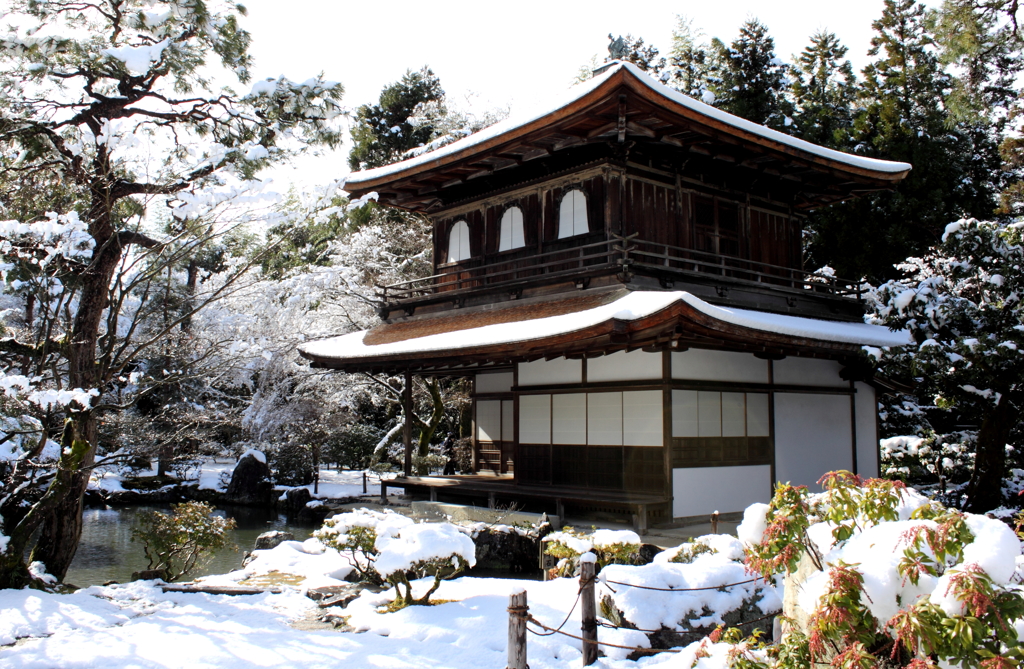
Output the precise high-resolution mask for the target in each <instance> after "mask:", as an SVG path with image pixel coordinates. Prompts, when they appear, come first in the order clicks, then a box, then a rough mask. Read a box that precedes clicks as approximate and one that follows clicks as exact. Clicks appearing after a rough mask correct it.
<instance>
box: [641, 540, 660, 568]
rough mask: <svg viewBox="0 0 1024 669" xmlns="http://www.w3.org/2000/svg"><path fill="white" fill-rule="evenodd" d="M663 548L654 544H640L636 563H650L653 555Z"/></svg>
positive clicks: (652, 560)
mask: <svg viewBox="0 0 1024 669" xmlns="http://www.w3.org/2000/svg"><path fill="white" fill-rule="evenodd" d="M663 550H665V549H664V548H659V547H658V546H655V545H654V544H640V552H639V553H638V555H637V564H651V563H652V562H654V556H655V555H657V554H658V553H660V552H662V551H663Z"/></svg>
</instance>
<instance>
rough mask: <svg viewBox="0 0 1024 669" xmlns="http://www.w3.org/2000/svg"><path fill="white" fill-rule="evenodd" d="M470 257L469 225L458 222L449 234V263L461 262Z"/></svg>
mask: <svg viewBox="0 0 1024 669" xmlns="http://www.w3.org/2000/svg"><path fill="white" fill-rule="evenodd" d="M469 257H470V251H469V223H466V222H465V221H457V222H456V223H455V225H453V226H452V229H451V232H449V233H448V262H459V261H461V260H466V259H468V258H469Z"/></svg>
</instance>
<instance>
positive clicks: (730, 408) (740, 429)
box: [722, 393, 747, 437]
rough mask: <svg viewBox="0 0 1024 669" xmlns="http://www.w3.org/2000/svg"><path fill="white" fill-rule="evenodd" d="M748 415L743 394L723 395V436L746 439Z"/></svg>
mask: <svg viewBox="0 0 1024 669" xmlns="http://www.w3.org/2000/svg"><path fill="white" fill-rule="evenodd" d="M746 413H747V409H746V402H744V395H743V393H722V436H723V437H745V436H746V435H747V421H746Z"/></svg>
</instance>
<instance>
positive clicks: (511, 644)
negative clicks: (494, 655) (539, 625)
mask: <svg viewBox="0 0 1024 669" xmlns="http://www.w3.org/2000/svg"><path fill="white" fill-rule="evenodd" d="M529 612H530V607H529V606H527V605H526V588H518V589H517V591H515V592H513V593H512V594H510V595H509V596H508V667H507V668H506V669H530V666H529V665H528V664H526V617H527V616H528V615H529Z"/></svg>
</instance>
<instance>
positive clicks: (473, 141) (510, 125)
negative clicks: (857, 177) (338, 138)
mask: <svg viewBox="0 0 1024 669" xmlns="http://www.w3.org/2000/svg"><path fill="white" fill-rule="evenodd" d="M620 71H626V72H629V73H630V74H632V75H633V77H634V78H635V79H636V80H638V81H640V82H641V83H643V84H644V85H646V86H647V87H648V88H650V89H651V90H652V91H654V92H655V93H657V94H660V95H661V96H662V97H665V98H667V99H669V100H671V101H672V102H675V103H677V104H680V105H682V106H684V107H687V108H688V109H692V110H693V111H695V112H697V113H699V114H701V115H703V116H706V117H709V118H712V119H715V120H716V121H720V122H722V123H725V124H728V125H731V126H733V127H734V128H737V129H740V130H744V131H746V132H749V133H752V134H755V135H758V136H761V137H764V138H765V139H769V140H772V141H775V142H779V143H780V144H785V145H787V146H790V147H793V148H795V149H800V150H802V151H806V152H808V153H811V154H814V155H816V156H819V157H822V158H826V159H829V160H834V161H836V162H839V163H844V164H846V165H850V166H851V167H857V168H860V169H866V170H874V171H877V172H885V173H890V174H892V173H898V172H904V171H906V170H909V169H911V165H910V164H909V163H901V162H893V161H889V160H878V159H876V158H867V157H864V156H855V155H851V154H848V153H843V152H841V151H835V150H833V149H827V148H825V147H823V146H818V145H817V144H812V143H811V142H808V141H805V140H802V139H797V138H796V137H790V136H789V135H786V134H784V133H781V132H779V131H777V130H772V129H771V128H766V127H764V126H763V125H759V124H757V123H754V122H752V121H748V120H746V119H743V118H740V117H738V116H734V115H732V114H730V113H728V112H724V111H722V110H721V109H716V108H715V107H712V106H711V105H708V104H705V103H703V102H700V101H698V100H695V99H693V98H691V97H689V96H687V95H684V94H683V93H680V92H679V91H677V90H675V89H673V88H670V87H668V86H666V85H664V84H662V83H661V82H659V81H657V80H656V79H653V78H652V77H650V76H648V75H647V74H645V73H644V72H643V71H642V70H640V69H639V68H638V67H637V66H636V65H634V64H633V63H625V62H620V63H617V64H615V65H613V66H612V67H609V68H608V69H607V70H605V71H604V72H602V73H601V74H600V75H598V76H596V77H594V78H592V79H590V80H589V81H586V82H584V83H582V84H578V85H576V86H574V87H573V88H571V89H569V91H568V92H567V94H566V95H564V96H562V97H560V98H559V99H557V100H556V101H555V102H554V103H553V104H551V103H549V104H547V105H543V106H540V107H536V108H533V109H530V110H528V111H524V112H523V113H521V114H518V115H515V116H512V117H510V118H508V119H506V120H504V121H502V122H501V123H496V124H494V125H492V126H490V127H488V128H484V129H483V130H481V131H480V132H477V133H475V134H472V135H470V136H468V137H465V138H463V139H460V140H458V141H456V142H452V143H451V144H448V145H445V146H443V147H441V148H439V149H435V150H433V151H428V152H426V153H422V154H420V155H418V156H416V157H414V158H410V159H408V160H403V161H402V162H398V163H392V164H390V165H384V166H382V167H376V168H373V169H370V170H365V171H362V172H353V173H352V174H351V175H349V177H348V180H347V183H348V184H349V185H357V184H360V183H363V182H366V181H373V180H376V179H380V178H382V177H388V176H392V175H395V174H398V173H401V172H404V171H406V170H409V169H413V168H415V167H418V166H420V165H424V164H426V163H431V162H435V161H438V160H440V159H442V158H445V157H447V156H450V155H453V154H457V153H459V152H462V151H465V150H467V149H471V148H472V147H474V146H476V145H478V144H482V143H484V142H486V141H488V140H491V139H494V138H495V137H500V136H501V135H503V134H505V133H509V132H512V131H514V130H516V129H517V128H520V127H522V126H525V125H527V124H529V123H533V122H534V121H537V120H539V119H542V118H544V117H545V116H549V115H552V114H555V113H556V112H558V111H560V110H561V109H563V108H565V107H568V106H569V105H571V104H572V103H574V102H576V101H577V100H580V99H582V98H584V97H586V96H587V95H588V94H589V93H591V92H592V91H594V90H596V89H597V88H599V87H600V86H601V84H603V83H604V82H606V81H608V79H610V78H611V77H613V76H614V75H615V74H616V73H618V72H620Z"/></svg>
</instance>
